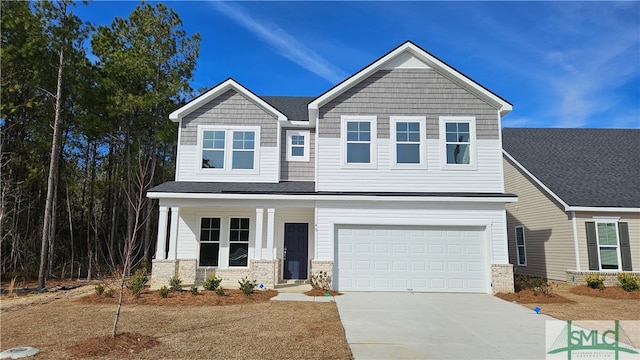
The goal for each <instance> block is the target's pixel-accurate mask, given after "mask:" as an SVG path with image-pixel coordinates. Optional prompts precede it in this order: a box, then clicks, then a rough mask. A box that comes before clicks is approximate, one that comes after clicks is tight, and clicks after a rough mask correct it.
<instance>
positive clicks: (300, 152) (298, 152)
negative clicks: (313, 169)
mask: <svg viewBox="0 0 640 360" xmlns="http://www.w3.org/2000/svg"><path fill="white" fill-rule="evenodd" d="M291 155H292V156H304V147H302V146H294V147H292V148H291Z"/></svg>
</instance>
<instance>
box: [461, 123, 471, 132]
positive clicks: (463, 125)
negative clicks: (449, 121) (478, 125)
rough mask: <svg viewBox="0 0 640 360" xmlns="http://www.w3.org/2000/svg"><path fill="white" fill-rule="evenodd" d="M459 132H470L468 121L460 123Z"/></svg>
mask: <svg viewBox="0 0 640 360" xmlns="http://www.w3.org/2000/svg"><path fill="white" fill-rule="evenodd" d="M458 133H469V123H467V122H461V123H458Z"/></svg>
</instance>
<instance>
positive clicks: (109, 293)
mask: <svg viewBox="0 0 640 360" xmlns="http://www.w3.org/2000/svg"><path fill="white" fill-rule="evenodd" d="M114 293H115V292H114V291H113V289H111V288H109V289H106V290H105V291H104V296H105V297H108V298H112V297H113V295H114Z"/></svg>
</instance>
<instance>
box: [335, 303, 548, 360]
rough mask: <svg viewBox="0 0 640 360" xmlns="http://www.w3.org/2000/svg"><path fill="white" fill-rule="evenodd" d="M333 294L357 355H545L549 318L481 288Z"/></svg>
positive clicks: (442, 357) (431, 357)
mask: <svg viewBox="0 0 640 360" xmlns="http://www.w3.org/2000/svg"><path fill="white" fill-rule="evenodd" d="M335 299H336V304H337V306H338V311H339V313H340V319H341V320H342V324H343V326H344V328H345V332H346V337H347V342H348V343H349V346H350V347H351V351H352V352H353V356H354V358H355V359H544V357H545V320H552V319H553V318H551V317H548V316H546V315H538V314H536V313H535V312H534V311H532V310H530V309H527V308H524V307H522V306H520V305H517V304H512V303H508V302H506V301H503V300H500V299H498V298H496V297H494V296H491V295H484V294H440V293H381V292H376V293H373V292H347V293H345V294H344V295H342V296H337V297H336V298H335Z"/></svg>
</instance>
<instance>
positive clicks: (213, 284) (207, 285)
mask: <svg viewBox="0 0 640 360" xmlns="http://www.w3.org/2000/svg"><path fill="white" fill-rule="evenodd" d="M221 282H222V278H221V277H217V276H215V275H209V277H208V278H207V280H206V281H205V282H204V285H203V286H202V287H203V288H204V289H205V290H215V289H217V288H218V286H220V283H221Z"/></svg>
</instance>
